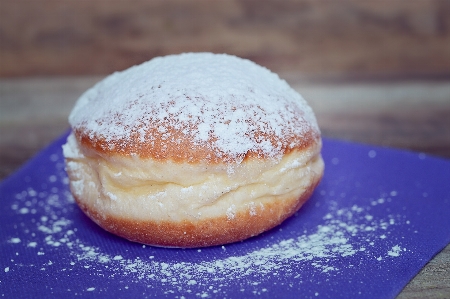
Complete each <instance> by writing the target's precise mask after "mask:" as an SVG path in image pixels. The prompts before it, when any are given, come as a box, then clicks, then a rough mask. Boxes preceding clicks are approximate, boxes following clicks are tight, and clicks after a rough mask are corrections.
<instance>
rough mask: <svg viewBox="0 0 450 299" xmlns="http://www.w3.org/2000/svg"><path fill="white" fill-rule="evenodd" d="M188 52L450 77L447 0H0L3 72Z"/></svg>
mask: <svg viewBox="0 0 450 299" xmlns="http://www.w3.org/2000/svg"><path fill="white" fill-rule="evenodd" d="M187 51H212V52H226V53H230V54H235V55H238V56H241V57H245V58H249V59H251V60H253V61H255V62H257V63H259V64H262V65H264V66H267V67H268V68H270V69H272V70H274V71H276V72H278V71H296V72H301V73H303V74H305V76H306V77H308V78H309V77H321V78H322V77H326V78H329V77H332V78H335V77H339V78H340V77H351V78H354V77H363V78H364V77H367V76H368V77H374V76H375V77H383V78H385V77H388V78H390V77H433V78H435V77H439V78H441V77H446V78H448V77H450V54H449V53H450V1H448V0H396V1H391V0H345V1H320V0H299V1H292V0H287V1H274V0H271V1H258V0H230V1H224V0H217V1H207V0H195V1H184V0H168V1H166V0H155V1H142V0H130V1H125V0H123V1H119V0H114V1H106V0H93V1H86V0H64V1H62V0H15V1H11V0H0V77H18V76H37V75H98V74H108V73H111V72H113V71H116V70H121V69H124V68H127V67H129V66H131V65H134V64H137V63H140V62H143V61H146V60H148V59H150V58H152V57H154V56H160V55H165V54H170V53H180V52H187Z"/></svg>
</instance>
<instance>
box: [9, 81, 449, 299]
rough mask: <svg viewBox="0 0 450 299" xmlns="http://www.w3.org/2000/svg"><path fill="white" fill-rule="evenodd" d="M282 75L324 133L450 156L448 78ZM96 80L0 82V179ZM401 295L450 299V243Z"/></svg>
mask: <svg viewBox="0 0 450 299" xmlns="http://www.w3.org/2000/svg"><path fill="white" fill-rule="evenodd" d="M281 77H284V78H285V79H286V80H287V81H288V82H289V83H291V84H292V86H293V87H294V88H296V89H297V90H299V91H300V92H301V93H302V95H303V96H304V97H305V98H306V99H307V100H308V101H309V102H310V104H311V106H312V107H313V109H314V110H315V112H316V115H317V118H318V121H319V125H320V127H321V129H322V133H323V135H324V136H326V137H332V138H339V139H345V140H351V141H357V142H363V143H369V144H375V145H382V146H389V147H396V148H402V149H409V150H414V151H421V152H425V153H429V154H433V155H437V156H441V157H446V158H450V81H448V80H442V79H441V80H431V79H429V80H413V79H409V80H406V81H404V80H399V79H391V80H386V79H383V80H363V81H361V80H359V81H356V80H342V79H340V80H333V79H327V80H324V79H321V80H318V79H315V80H314V79H310V78H305V77H304V76H302V74H297V73H283V74H281ZM99 79H100V78H99V77H73V78H29V79H1V80H0V165H1V167H0V179H3V178H5V177H6V176H7V175H9V174H10V173H12V172H13V171H14V170H16V169H17V168H18V167H20V165H21V164H23V163H24V162H25V161H26V160H28V159H30V158H31V157H32V156H33V155H34V154H35V153H36V152H38V151H39V150H40V149H42V148H43V147H44V146H46V145H47V144H49V143H50V142H51V141H52V140H54V139H55V138H56V137H58V136H59V135H60V134H62V133H63V132H64V131H65V130H66V129H68V124H67V116H68V114H69V112H70V110H71V108H72V106H73V105H74V103H75V101H76V99H77V98H78V96H79V95H80V94H81V93H82V92H83V91H84V90H86V89H87V88H88V87H90V86H91V85H93V84H94V83H95V82H96V81H98V80H99ZM449 217H450V213H449ZM398 298H402V299H405V298H450V245H448V246H447V247H446V248H445V249H444V250H442V251H441V252H440V253H439V254H438V255H437V256H436V257H435V258H434V259H433V260H431V261H430V262H429V263H428V264H427V265H426V266H425V267H424V268H423V269H422V271H421V272H420V273H419V274H418V275H417V276H416V277H415V278H414V279H413V280H412V281H411V282H410V283H409V284H408V285H407V286H406V287H405V289H404V290H403V291H402V292H401V293H400V295H399V296H398Z"/></svg>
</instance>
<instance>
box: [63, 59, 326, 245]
mask: <svg viewBox="0 0 450 299" xmlns="http://www.w3.org/2000/svg"><path fill="white" fill-rule="evenodd" d="M69 122H70V125H71V128H72V132H71V134H70V136H69V137H68V140H67V143H66V144H65V145H64V146H63V152H64V156H65V159H66V169H67V172H68V175H69V179H70V188H71V190H72V193H73V196H74V198H75V200H76V202H77V203H78V205H79V206H80V208H81V209H82V210H83V211H84V212H85V213H86V214H87V215H88V216H89V217H90V218H91V219H92V220H93V221H95V222H96V223H97V224H98V225H100V226H101V227H103V228H104V229H105V230H107V231H109V232H111V233H114V234H117V235H119V236H122V237H124V238H126V239H129V240H131V241H136V242H141V243H144V244H149V245H155V246H167V247H202V246H212V245H220V244H225V243H230V242H236V241H239V240H244V239H246V238H249V237H252V236H255V235H258V234H260V233H262V232H264V231H266V230H268V229H271V228H273V227H275V226H277V225H278V224H280V223H281V222H282V221H283V220H285V219H286V218H288V217H289V216H291V215H292V214H294V213H295V212H296V211H297V210H298V209H299V208H300V207H301V206H302V205H303V204H304V202H305V201H306V200H307V199H308V198H309V197H310V195H311V194H312V192H313V190H314V188H315V187H316V185H317V184H318V182H319V181H320V179H321V177H322V174H323V169H324V164H323V160H322V158H321V155H320V150H321V136H320V131H319V128H318V126H317V122H316V119H315V116H314V114H313V111H312V110H311V108H310V107H309V106H308V104H307V103H306V101H305V100H304V99H303V98H302V97H301V96H300V94H298V93H297V92H296V91H295V90H293V89H292V88H291V87H290V86H289V85H288V84H287V83H286V82H285V81H284V80H281V79H280V78H279V77H278V76H277V75H276V74H274V73H272V72H270V71H269V70H267V69H266V68H263V67H261V66H259V65H257V64H255V63H253V62H251V61H249V60H244V59H241V58H237V57H235V56H230V55H225V54H212V53H187V54H180V55H170V56H165V57H158V58H154V59H152V60H150V61H148V62H145V63H143V64H141V65H138V66H134V67H131V68H129V69H127V70H125V71H122V72H118V73H114V74H112V75H110V76H108V77H106V78H105V79H104V80H102V81H100V82H99V83H97V84H96V85H95V86H94V87H92V88H91V89H89V90H88V91H86V92H85V93H84V94H83V95H82V96H81V97H80V99H79V100H78V101H77V103H76V105H75V107H74V108H73V111H72V112H71V114H70V117H69Z"/></svg>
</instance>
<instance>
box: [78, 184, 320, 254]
mask: <svg viewBox="0 0 450 299" xmlns="http://www.w3.org/2000/svg"><path fill="white" fill-rule="evenodd" d="M320 179H321V176H317V177H315V178H314V179H313V182H312V183H311V185H310V186H309V187H308V188H307V189H306V190H305V191H304V193H303V194H302V195H301V196H300V197H299V198H292V197H289V195H288V196H286V195H284V196H279V197H275V198H274V199H272V200H271V201H270V202H267V203H265V204H263V207H259V208H258V212H257V213H256V214H254V215H251V213H249V211H248V210H244V211H238V212H237V213H236V217H234V218H233V219H228V218H227V217H226V216H225V215H224V216H222V217H217V218H211V219H202V220H198V221H195V222H193V221H186V220H185V221H182V222H171V221H152V220H148V221H139V220H133V219H126V218H121V217H115V216H111V215H105V214H101V213H100V212H99V211H96V210H94V209H93V208H92V207H90V206H88V205H86V204H85V203H83V201H81V200H79V199H77V198H76V197H75V200H76V201H77V203H78V205H79V206H80V207H81V209H82V210H83V211H84V212H85V214H86V215H88V216H89V217H90V218H91V219H92V220H93V221H94V222H96V223H97V224H98V225H99V226H101V227H102V228H104V229H105V230H107V231H109V232H111V233H113V234H116V235H118V236H121V237H124V238H126V239H128V240H130V241H134V242H139V243H143V244H148V245H155V246H163V247H206V246H214V245H222V244H227V243H232V242H237V241H241V240H244V239H247V238H249V237H252V236H256V235H258V234H260V233H262V232H264V231H267V230H269V229H271V228H273V227H275V226H277V225H279V224H280V223H282V222H283V221H284V220H285V219H287V218H288V217H290V216H292V215H293V214H294V213H295V212H296V211H298V209H299V208H300V207H301V206H302V205H303V204H304V203H305V202H306V201H307V200H308V199H309V197H310V196H311V195H312V193H313V191H314V189H315V188H316V186H317V184H318V183H319V181H320Z"/></svg>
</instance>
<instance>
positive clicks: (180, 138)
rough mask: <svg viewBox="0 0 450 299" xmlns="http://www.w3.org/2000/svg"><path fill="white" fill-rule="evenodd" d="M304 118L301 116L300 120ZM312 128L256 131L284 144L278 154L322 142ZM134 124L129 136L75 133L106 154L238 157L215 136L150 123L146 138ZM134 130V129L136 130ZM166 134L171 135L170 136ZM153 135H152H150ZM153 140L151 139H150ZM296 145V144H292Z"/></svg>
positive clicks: (250, 154)
mask: <svg viewBox="0 0 450 299" xmlns="http://www.w3.org/2000/svg"><path fill="white" fill-rule="evenodd" d="M297 121H298V122H302V120H301V119H298V120H297ZM308 128H309V130H308V131H307V132H305V134H304V135H303V136H298V135H291V134H287V135H286V136H283V138H280V137H277V136H276V135H275V134H269V133H267V132H262V131H261V132H253V134H254V137H255V138H260V139H261V140H265V141H270V143H271V144H272V146H273V147H276V146H277V144H280V145H281V147H280V149H279V152H278V154H282V155H284V154H288V153H290V152H292V151H294V150H304V149H307V148H310V147H312V146H313V145H314V144H316V143H318V142H319V139H320V132H319V131H317V130H316V129H314V128H313V127H311V126H309V127H308ZM137 131H138V130H137V129H136V128H134V130H132V133H131V134H130V135H129V136H128V137H127V139H126V140H125V139H123V140H122V139H119V140H109V141H107V140H106V138H103V137H101V136H97V135H95V134H91V132H89V131H86V130H85V129H84V128H82V127H81V128H74V133H75V136H76V137H77V139H78V140H79V142H80V144H81V145H82V146H83V147H85V148H88V149H91V150H94V151H96V152H97V153H99V154H103V155H108V156H109V155H121V156H130V155H132V154H133V153H139V154H138V155H139V157H140V158H142V159H154V160H159V161H164V160H171V161H174V162H188V163H197V162H200V161H201V162H208V163H223V162H224V161H230V162H232V161H235V160H236V157H234V156H230V155H228V154H227V153H226V152H223V151H221V150H220V149H219V148H217V147H215V146H213V144H214V142H215V141H216V139H215V138H211V139H210V140H208V142H205V143H203V144H199V143H196V142H195V141H194V140H193V139H192V136H189V135H185V134H183V133H182V130H180V129H176V128H170V127H167V131H166V132H165V133H164V134H161V133H160V132H158V124H150V125H148V127H147V128H146V138H145V139H144V140H142V139H141V137H140V135H139V134H138V133H137ZM133 132H134V133H133ZM165 134H168V135H170V136H171V137H170V138H169V139H168V138H166V137H165V136H166V135H165ZM150 136H151V137H150ZM150 140H151V141H150ZM292 145H294V146H292ZM242 155H243V156H242V157H240V158H241V159H242V160H245V159H248V158H259V159H261V158H263V159H265V158H268V157H267V154H265V153H263V152H262V151H261V150H249V151H247V152H246V153H245V154H242Z"/></svg>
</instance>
